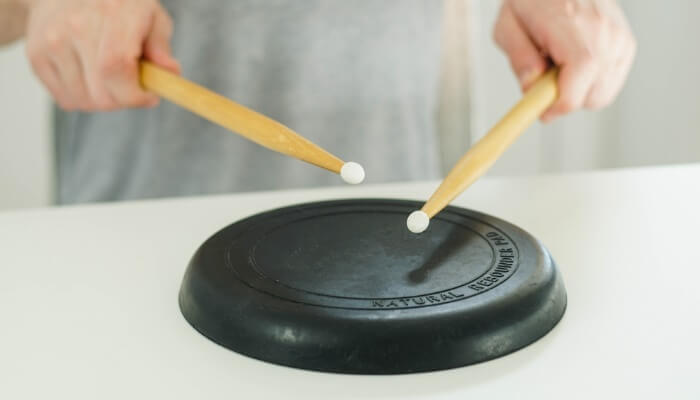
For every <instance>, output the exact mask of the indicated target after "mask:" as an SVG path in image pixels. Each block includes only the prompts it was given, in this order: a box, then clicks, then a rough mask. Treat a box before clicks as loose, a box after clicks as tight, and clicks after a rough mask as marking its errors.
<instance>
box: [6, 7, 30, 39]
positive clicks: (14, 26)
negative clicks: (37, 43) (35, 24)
mask: <svg viewBox="0 0 700 400" xmlns="http://www.w3.org/2000/svg"><path fill="white" fill-rule="evenodd" d="M27 14H28V12H27V0H0V46H1V45H5V44H8V43H10V42H13V41H15V40H17V39H19V38H21V37H23V36H24V32H25V28H26V25H27Z"/></svg>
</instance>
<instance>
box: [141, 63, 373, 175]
mask: <svg viewBox="0 0 700 400" xmlns="http://www.w3.org/2000/svg"><path fill="white" fill-rule="evenodd" d="M140 78H141V85H142V86H143V87H144V88H145V89H147V90H149V91H151V92H153V93H155V94H157V95H159V96H161V97H163V98H165V99H168V100H170V101H171V102H173V103H175V104H177V105H179V106H181V107H183V108H186V109H188V110H190V111H192V112H193V113H195V114H197V115H199V116H201V117H203V118H205V119H207V120H209V121H211V122H214V123H216V124H219V125H221V126H223V127H224V128H227V129H229V130H231V131H233V132H235V133H237V134H239V135H241V136H243V137H245V138H247V139H249V140H251V141H253V142H255V143H257V144H259V145H261V146H264V147H267V148H268V149H270V150H274V151H277V152H279V153H282V154H286V155H288V156H291V157H294V158H297V159H299V160H302V161H306V162H308V163H310V164H313V165H316V166H318V167H321V168H324V169H327V170H329V171H332V172H335V173H337V174H340V176H341V177H342V178H343V180H344V181H345V182H348V183H352V184H356V183H360V182H362V181H363V180H364V178H365V171H364V169H363V168H362V166H361V165H360V164H358V163H355V162H344V161H343V160H341V159H340V158H338V157H336V156H334V155H333V154H331V153H329V152H327V151H326V150H324V149H322V148H320V147H319V146H317V145H315V144H314V143H312V142H311V141H310V140H308V139H306V138H304V137H302V136H301V135H299V134H297V133H296V132H294V131H293V130H291V129H289V128H287V127H286V126H284V125H282V124H281V123H279V122H277V121H275V120H273V119H271V118H268V117H266V116H264V115H262V114H260V113H257V112H255V111H253V110H251V109H249V108H247V107H244V106H242V105H240V104H238V103H236V102H234V101H231V100H229V99H227V98H226V97H223V96H221V95H218V94H216V93H214V92H212V91H210V90H208V89H206V88H204V87H202V86H199V85H197V84H195V83H193V82H190V81H188V80H186V79H184V78H181V77H180V76H177V75H175V74H173V73H171V72H169V71H167V70H165V69H163V68H160V67H158V66H156V65H154V64H152V63H150V62H148V61H141V63H140Z"/></svg>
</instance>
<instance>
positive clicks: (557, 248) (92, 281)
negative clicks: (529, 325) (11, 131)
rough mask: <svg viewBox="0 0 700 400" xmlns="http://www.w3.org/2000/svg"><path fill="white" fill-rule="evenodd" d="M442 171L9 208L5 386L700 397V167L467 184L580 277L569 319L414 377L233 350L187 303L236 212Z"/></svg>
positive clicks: (48, 394) (473, 202) (408, 193)
mask: <svg viewBox="0 0 700 400" xmlns="http://www.w3.org/2000/svg"><path fill="white" fill-rule="evenodd" d="M435 186H436V183H435V182H432V183H420V184H398V185H378V186H360V187H352V188H351V187H342V188H328V189H319V190H308V191H286V192H267V193H257V194H241V195H230V196H216V197H202V198H190V199H176V200H158V201H144V202H132V203H122V204H116V205H115V204H112V205H92V206H78V207H66V208H58V209H45V210H33V211H19V212H8V213H2V214H0V399H22V398H42V399H43V398H70V399H111V398H114V399H130V398H149V399H156V398H164V399H233V398H239V399H248V398H299V399H307V400H310V399H326V398H334V399H338V398H377V399H378V398H392V399H466V398H476V397H474V396H479V395H481V396H484V397H483V398H509V399H511V398H518V399H542V398H555V397H557V398H586V399H590V398H601V397H604V398H615V397H618V398H620V397H623V398H669V399H671V398H672V399H682V398H688V399H690V398H693V399H697V398H700V379H699V378H700V365H698V360H699V359H700V317H699V315H700V311H699V309H700V287H698V280H700V272H699V271H700V261H699V260H698V258H699V256H698V251H697V249H698V246H699V243H697V242H696V241H697V240H698V237H699V235H698V232H699V230H700V211H699V210H698V205H700V165H689V166H674V167H662V168H645V169H633V170H619V171H605V172H592V173H579V174H567V175H553V176H542V177H532V178H487V179H482V180H481V181H479V182H478V183H477V184H475V185H474V186H473V187H472V188H470V189H469V190H468V191H467V192H466V193H465V194H463V195H462V196H461V197H460V198H458V199H457V201H456V202H455V204H456V205H461V206H465V207H469V208H473V209H476V210H479V211H483V212H486V213H489V214H492V215H495V216H498V217H501V218H503V219H506V220H508V221H510V222H513V223H515V224H516V225H519V226H520V227H522V228H524V229H525V230H528V231H530V233H532V234H534V235H535V236H536V237H537V238H539V239H540V240H542V242H543V243H544V244H545V245H546V246H547V247H548V248H549V249H550V251H551V253H552V254H553V256H554V258H555V259H556V261H557V262H558V264H559V267H560V269H561V271H562V273H563V276H564V281H565V284H566V287H567V291H568V299H569V303H568V309H567V311H566V314H565V316H564V319H563V320H562V321H561V323H560V324H559V325H558V326H557V327H556V328H555V329H554V330H553V331H552V332H550V333H549V334H548V335H547V336H545V337H544V338H543V339H541V340H539V341H538V342H536V343H534V344H533V345H531V346H529V347H527V348H525V349H523V350H520V351H518V352H515V353H514V354H511V355H508V356H506V357H502V358H500V359H496V360H493V361H489V362H486V363H482V364H478V365H474V366H469V367H465V368H459V369H454V370H449V371H442V372H435V373H423V374H413V375H403V376H348V375H337V374H325V373H317V372H308V371H302V370H296V369H292V368H287V367H281V366H276V365H272V364H268V363H264V362H260V361H256V360H252V359H249V358H246V357H244V356H240V355H238V354H236V353H234V352H231V351H229V350H226V349H224V348H222V347H220V346H218V345H216V344H214V343H212V342H210V341H209V340H207V339H205V338H204V337H202V336H201V335H199V334H198V333H197V332H196V331H194V329H192V328H191V327H190V326H189V325H188V324H187V322H185V320H184V319H183V317H182V316H181V314H180V311H179V309H178V305H177V294H178V289H179V285H180V280H181V278H182V276H183V273H184V270H185V268H186V266H187V262H188V261H189V258H190V256H191V255H192V254H193V252H194V251H195V249H196V248H197V247H198V246H199V245H200V244H201V243H202V242H203V241H204V240H205V239H206V238H207V237H209V236H210V235H211V234H213V233H214V232H215V231H217V230H218V229H220V228H222V227H223V226H225V225H227V224H229V223H231V222H233V221H236V220H238V219H240V218H242V217H244V216H247V215H250V214H253V213H256V212H259V211H263V210H269V209H272V208H275V207H279V206H283V205H288V204H292V203H298V202H307V201H315V200H320V199H332V198H348V197H390V198H394V197H395V198H417V199H425V198H426V197H427V196H428V195H429V194H430V193H431V191H432V190H433V189H434V188H435ZM467 396H469V397H467ZM487 396H488V397H487Z"/></svg>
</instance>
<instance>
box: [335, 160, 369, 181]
mask: <svg viewBox="0 0 700 400" xmlns="http://www.w3.org/2000/svg"><path fill="white" fill-rule="evenodd" d="M340 177H341V178H343V180H344V181H345V182H346V183H349V184H351V185H357V184H358V183H362V181H364V180H365V169H364V168H362V165H360V164H358V163H356V162H352V161H350V162H346V163H345V164H343V167H342V168H341V169H340Z"/></svg>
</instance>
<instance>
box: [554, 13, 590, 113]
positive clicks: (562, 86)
mask: <svg viewBox="0 0 700 400" xmlns="http://www.w3.org/2000/svg"><path fill="white" fill-rule="evenodd" d="M584 35H585V33H584V32H581V31H580V30H579V29H577V28H576V27H573V26H571V25H562V26H560V27H559V29H557V30H555V31H554V32H553V34H552V37H553V38H554V39H553V40H552V42H551V45H550V46H551V47H550V55H551V57H552V59H553V60H554V62H555V64H557V65H559V66H560V72H559V82H558V86H559V96H558V98H557V100H556V101H555V102H554V104H553V105H552V106H551V107H550V108H549V110H547V111H546V112H545V113H544V114H543V116H542V120H543V121H544V122H548V121H551V120H552V119H554V118H556V117H558V116H560V115H564V114H567V113H569V112H572V111H574V110H577V109H579V108H581V107H582V106H583V103H584V101H585V99H586V96H587V95H588V92H589V91H590V90H591V87H592V86H593V84H594V82H595V80H596V77H597V76H598V73H599V64H598V60H596V59H595V58H594V56H593V53H592V51H591V50H590V49H589V48H588V46H587V45H586V42H585V36H584Z"/></svg>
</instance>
